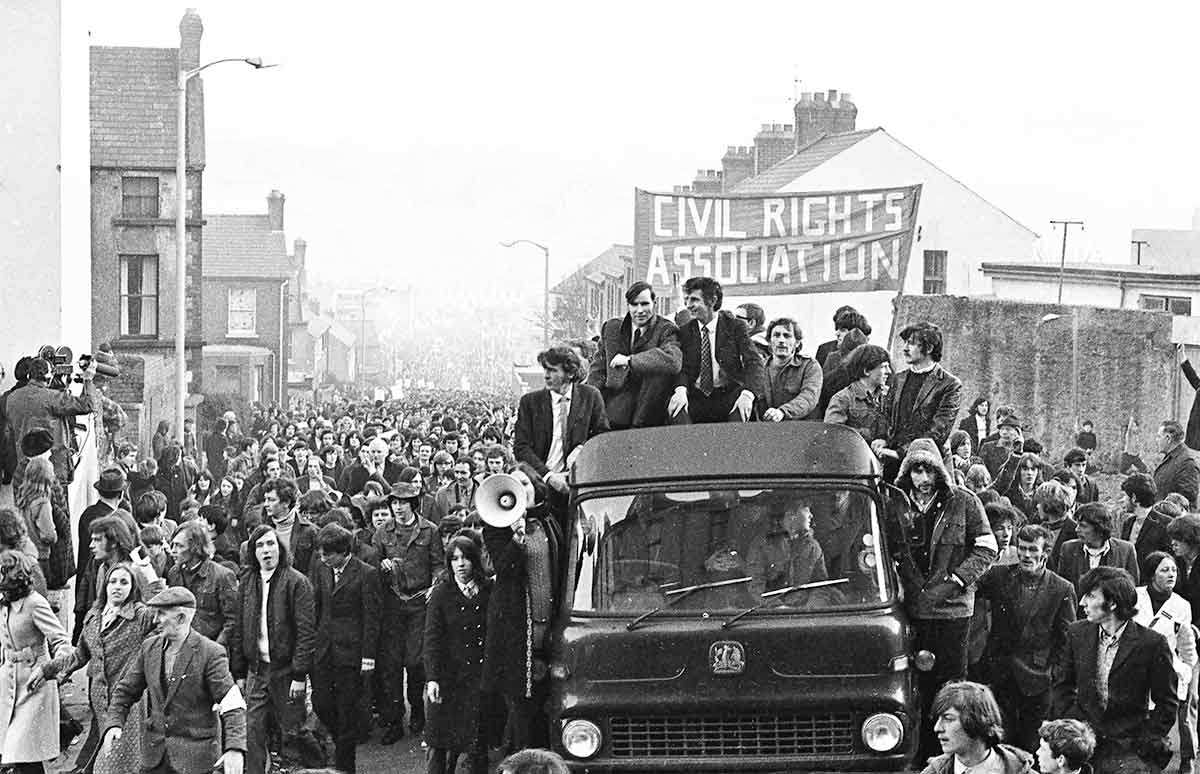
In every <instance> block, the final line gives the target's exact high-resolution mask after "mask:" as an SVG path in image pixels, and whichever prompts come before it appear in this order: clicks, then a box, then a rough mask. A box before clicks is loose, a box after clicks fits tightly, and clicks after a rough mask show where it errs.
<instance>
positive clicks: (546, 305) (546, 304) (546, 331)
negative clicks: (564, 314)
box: [500, 239, 550, 349]
mask: <svg viewBox="0 0 1200 774" xmlns="http://www.w3.org/2000/svg"><path fill="white" fill-rule="evenodd" d="M500 245H501V246H502V247H516V246H517V245H532V246H533V247H536V248H537V249H539V250H541V251H542V255H543V256H544V257H545V259H546V265H545V270H544V272H543V283H544V286H543V289H542V347H543V348H545V349H549V348H550V248H549V247H546V246H545V245H541V244H538V243H537V242H534V241H533V240H530V239H514V240H513V241H511V242H501V243H500Z"/></svg>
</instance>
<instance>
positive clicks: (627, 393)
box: [587, 282, 682, 430]
mask: <svg viewBox="0 0 1200 774" xmlns="http://www.w3.org/2000/svg"><path fill="white" fill-rule="evenodd" d="M625 302H626V303H627V304H629V313H628V314H627V315H625V316H624V317H614V318H613V319H611V320H609V321H608V322H606V323H604V326H603V327H602V328H601V329H600V345H599V348H598V349H597V350H596V354H595V355H593V356H592V364H591V368H590V369H589V370H588V378H587V383H588V384H590V385H592V386H593V387H595V388H596V389H598V390H600V392H601V394H602V395H603V396H604V408H605V411H606V412H607V413H608V423H609V425H611V426H612V428H613V429H614V430H623V429H625V428H629V427H655V426H657V425H661V424H663V422H664V421H665V419H666V411H665V409H666V405H667V397H668V394H669V393H670V391H671V386H672V385H673V384H674V381H675V376H676V375H677V374H678V373H679V368H680V365H681V363H682V354H681V353H680V350H679V329H678V328H676V327H675V323H673V322H671V321H670V320H668V319H667V318H665V317H662V316H661V315H658V314H655V313H654V288H652V287H650V283H648V282H635V283H633V284H632V285H630V286H629V290H627V291H625Z"/></svg>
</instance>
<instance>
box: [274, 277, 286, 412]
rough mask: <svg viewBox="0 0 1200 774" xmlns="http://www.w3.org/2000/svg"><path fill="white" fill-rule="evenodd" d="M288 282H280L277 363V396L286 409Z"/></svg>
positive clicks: (281, 405)
mask: <svg viewBox="0 0 1200 774" xmlns="http://www.w3.org/2000/svg"><path fill="white" fill-rule="evenodd" d="M287 286H288V284H287V282H286V281H284V282H281V283H280V284H279V358H278V360H277V361H276V363H275V383H276V384H277V385H278V391H277V395H278V396H279V397H278V398H276V400H277V401H279V405H280V407H281V408H284V409H286V408H287V407H288V406H287V379H286V378H285V377H284V375H283V372H284V370H286V369H287V351H286V350H285V349H284V348H283V334H284V331H286V330H287V317H288V308H287Z"/></svg>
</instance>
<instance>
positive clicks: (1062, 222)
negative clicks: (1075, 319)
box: [1050, 220, 1083, 304]
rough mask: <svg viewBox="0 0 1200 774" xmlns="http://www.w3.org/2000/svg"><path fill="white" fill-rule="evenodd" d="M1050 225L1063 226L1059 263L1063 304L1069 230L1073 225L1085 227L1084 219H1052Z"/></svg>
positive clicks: (1059, 285)
mask: <svg viewBox="0 0 1200 774" xmlns="http://www.w3.org/2000/svg"><path fill="white" fill-rule="evenodd" d="M1050 225H1052V226H1062V230H1063V246H1062V260H1061V261H1060V262H1059V264H1058V303H1060V304H1061V303H1062V291H1063V278H1064V277H1065V275H1066V273H1067V231H1068V230H1069V229H1070V228H1071V226H1079V228H1080V229H1081V230H1082V229H1083V221H1082V220H1052V221H1050Z"/></svg>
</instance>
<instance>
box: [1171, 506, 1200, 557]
mask: <svg viewBox="0 0 1200 774" xmlns="http://www.w3.org/2000/svg"><path fill="white" fill-rule="evenodd" d="M1167 539H1169V540H1178V541H1179V542H1180V543H1186V544H1188V545H1189V546H1191V547H1192V548H1193V549H1200V516H1197V515H1195V514H1192V513H1185V514H1184V515H1182V516H1180V517H1179V518H1178V519H1175V521H1173V522H1171V523H1170V524H1168V525H1167Z"/></svg>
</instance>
